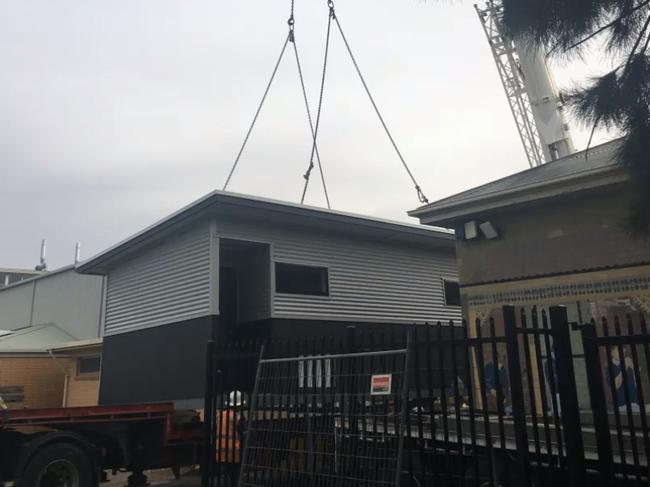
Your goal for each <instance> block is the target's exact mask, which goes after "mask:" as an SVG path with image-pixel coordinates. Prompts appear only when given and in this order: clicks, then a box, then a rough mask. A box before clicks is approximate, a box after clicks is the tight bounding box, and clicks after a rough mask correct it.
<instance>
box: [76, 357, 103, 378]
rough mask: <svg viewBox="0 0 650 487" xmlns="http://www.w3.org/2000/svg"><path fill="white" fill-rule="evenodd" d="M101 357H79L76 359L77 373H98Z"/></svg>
mask: <svg viewBox="0 0 650 487" xmlns="http://www.w3.org/2000/svg"><path fill="white" fill-rule="evenodd" d="M100 366H101V358H100V357H99V355H97V356H93V357H80V358H79V359H77V375H90V374H99V368H100Z"/></svg>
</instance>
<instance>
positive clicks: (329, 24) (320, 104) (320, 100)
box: [294, 3, 334, 209]
mask: <svg viewBox="0 0 650 487" xmlns="http://www.w3.org/2000/svg"><path fill="white" fill-rule="evenodd" d="M333 18H334V4H333V3H332V4H331V5H330V13H329V20H328V22H327V37H326V39H325V56H324V59H323V73H322V76H321V83H320V95H319V98H318V111H317V113H316V127H315V128H314V127H313V126H312V121H311V114H310V111H309V103H308V101H307V93H306V92H305V84H304V81H303V76H302V68H301V67H300V59H299V58H298V50H297V49H296V44H295V42H294V50H295V53H296V63H297V64H298V74H299V75H300V83H301V85H302V92H303V96H304V98H305V105H306V106H307V116H308V117H309V125H310V126H312V129H311V130H312V135H313V138H314V143H313V144H312V148H311V156H310V157H309V166H308V167H307V171H306V172H305V174H304V175H303V178H305V186H304V188H303V190H302V197H301V198H300V204H303V203H304V202H305V196H306V195H307V188H308V186H309V178H310V176H311V171H312V169H314V153H316V160H317V162H318V170H319V171H320V177H321V181H322V183H323V191H324V192H325V201H327V208H329V209H331V206H330V199H329V195H328V193H327V185H326V184H325V175H324V174H323V165H322V164H321V160H320V154H319V153H318V146H317V144H316V140H317V138H318V129H319V127H320V116H321V110H322V107H323V92H324V90H325V75H326V73H327V59H328V54H329V46H330V32H331V30H332V19H333Z"/></svg>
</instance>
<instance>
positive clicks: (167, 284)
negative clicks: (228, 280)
mask: <svg viewBox="0 0 650 487" xmlns="http://www.w3.org/2000/svg"><path fill="white" fill-rule="evenodd" d="M184 232H185V233H182V234H181V235H179V236H173V237H167V238H165V239H164V240H163V241H161V242H160V243H159V244H158V245H156V246H154V247H151V248H147V249H145V250H143V251H141V253H140V254H138V255H137V256H135V257H133V258H131V259H130V260H129V261H125V262H123V263H120V265H119V266H117V267H116V268H115V269H112V270H111V271H110V272H109V274H108V284H107V291H106V319H105V328H104V333H105V334H106V335H114V334H117V333H122V332H125V331H133V330H140V329H143V328H148V327H150V326H157V325H163V324H166V323H173V322H177V321H181V320H186V319H191V318H196V317H198V316H205V315H208V314H209V313H210V232H209V226H208V224H207V223H205V224H196V225H194V226H193V227H190V228H188V229H186V230H184Z"/></svg>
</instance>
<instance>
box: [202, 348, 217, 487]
mask: <svg viewBox="0 0 650 487" xmlns="http://www.w3.org/2000/svg"><path fill="white" fill-rule="evenodd" d="M215 368H216V367H215V342H214V341H213V340H208V343H207V346H206V352H205V389H204V391H203V393H204V395H205V396H204V403H203V459H202V464H201V487H209V486H210V485H211V483H212V478H211V477H212V470H213V468H212V466H213V464H214V459H215V457H214V437H213V434H212V432H213V426H214V410H213V407H212V405H213V404H214V388H213V385H214V374H216V370H215Z"/></svg>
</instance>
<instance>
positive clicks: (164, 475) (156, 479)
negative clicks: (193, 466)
mask: <svg viewBox="0 0 650 487" xmlns="http://www.w3.org/2000/svg"><path fill="white" fill-rule="evenodd" d="M183 474H184V475H183V477H182V478H181V479H180V480H174V475H173V474H172V472H171V470H152V471H148V472H146V475H147V477H148V478H149V484H150V485H152V486H154V485H160V486H165V487H198V486H200V485H201V477H200V476H199V475H198V473H196V472H188V471H186V470H183ZM128 477H129V473H121V472H120V473H118V474H117V475H111V476H110V478H109V481H108V482H107V483H104V484H101V485H102V487H124V486H125V485H126V484H127V478H128Z"/></svg>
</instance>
